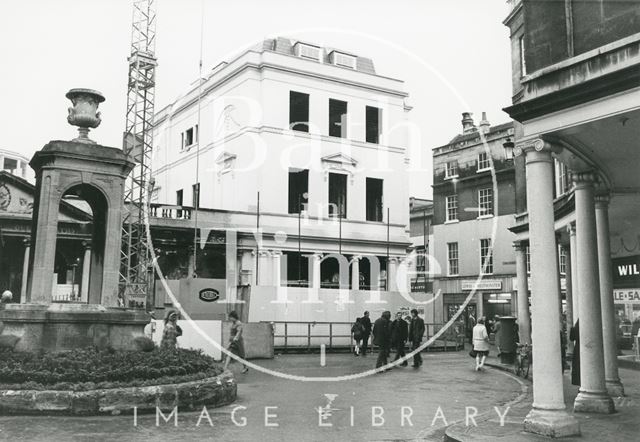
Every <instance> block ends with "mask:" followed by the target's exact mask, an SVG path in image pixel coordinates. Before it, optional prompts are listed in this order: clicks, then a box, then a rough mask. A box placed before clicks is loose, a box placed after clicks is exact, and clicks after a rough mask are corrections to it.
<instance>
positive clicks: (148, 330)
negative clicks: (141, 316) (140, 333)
mask: <svg viewBox="0 0 640 442" xmlns="http://www.w3.org/2000/svg"><path fill="white" fill-rule="evenodd" d="M156 328H157V324H156V314H155V313H154V312H149V323H148V324H147V325H145V326H144V335H145V336H146V337H147V338H149V339H151V340H153V335H154V334H155V332H156Z"/></svg>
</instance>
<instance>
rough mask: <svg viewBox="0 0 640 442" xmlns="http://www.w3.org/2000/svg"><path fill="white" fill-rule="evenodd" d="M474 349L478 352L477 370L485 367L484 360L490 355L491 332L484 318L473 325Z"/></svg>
mask: <svg viewBox="0 0 640 442" xmlns="http://www.w3.org/2000/svg"><path fill="white" fill-rule="evenodd" d="M473 351H474V352H475V353H476V371H478V370H480V369H481V368H482V367H484V361H485V359H487V355H489V334H488V333H487V327H486V326H485V323H484V318H481V319H479V320H478V324H476V326H475V327H473Z"/></svg>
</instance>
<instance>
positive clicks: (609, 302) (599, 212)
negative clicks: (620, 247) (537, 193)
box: [595, 195, 624, 397]
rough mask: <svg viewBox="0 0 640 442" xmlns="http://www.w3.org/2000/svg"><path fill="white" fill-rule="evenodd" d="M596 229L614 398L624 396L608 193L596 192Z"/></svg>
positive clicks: (606, 373) (606, 363) (604, 333)
mask: <svg viewBox="0 0 640 442" xmlns="http://www.w3.org/2000/svg"><path fill="white" fill-rule="evenodd" d="M595 206H596V229H597V234H598V268H599V272H598V275H599V276H600V307H601V309H602V338H603V343H604V378H605V385H606V387H607V392H608V393H609V394H610V395H611V396H614V397H619V396H624V387H623V386H622V382H620V376H618V354H617V353H618V342H617V337H616V315H615V309H614V305H613V274H612V267H613V264H612V263H611V244H610V239H609V238H610V236H609V195H597V196H596V200H595Z"/></svg>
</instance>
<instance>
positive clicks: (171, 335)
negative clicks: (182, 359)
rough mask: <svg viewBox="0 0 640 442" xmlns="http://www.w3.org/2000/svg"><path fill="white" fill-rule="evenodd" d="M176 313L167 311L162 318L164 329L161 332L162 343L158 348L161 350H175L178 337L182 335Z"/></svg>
mask: <svg viewBox="0 0 640 442" xmlns="http://www.w3.org/2000/svg"><path fill="white" fill-rule="evenodd" d="M177 322H178V312H176V311H175V310H167V313H166V314H165V316H164V328H163V330H162V341H160V348H161V349H163V350H168V349H170V350H175V349H176V348H177V347H178V336H181V335H182V330H181V329H180V327H178V324H177Z"/></svg>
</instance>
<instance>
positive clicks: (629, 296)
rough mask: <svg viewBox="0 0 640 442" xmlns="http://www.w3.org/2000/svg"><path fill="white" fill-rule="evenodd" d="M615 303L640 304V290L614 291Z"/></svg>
mask: <svg viewBox="0 0 640 442" xmlns="http://www.w3.org/2000/svg"><path fill="white" fill-rule="evenodd" d="M613 301H614V302H619V303H625V304H640V289H618V290H614V291H613Z"/></svg>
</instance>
